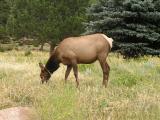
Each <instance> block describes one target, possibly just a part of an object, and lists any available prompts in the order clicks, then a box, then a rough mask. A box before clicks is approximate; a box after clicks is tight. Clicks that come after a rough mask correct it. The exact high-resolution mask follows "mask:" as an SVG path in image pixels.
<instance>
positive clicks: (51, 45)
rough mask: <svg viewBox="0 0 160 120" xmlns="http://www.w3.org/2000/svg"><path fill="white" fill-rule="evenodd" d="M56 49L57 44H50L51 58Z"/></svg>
mask: <svg viewBox="0 0 160 120" xmlns="http://www.w3.org/2000/svg"><path fill="white" fill-rule="evenodd" d="M54 48H55V44H53V43H50V52H49V55H50V56H51V55H52V53H53V50H54Z"/></svg>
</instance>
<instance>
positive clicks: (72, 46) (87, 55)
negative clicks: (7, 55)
mask: <svg viewBox="0 0 160 120" xmlns="http://www.w3.org/2000/svg"><path fill="white" fill-rule="evenodd" d="M112 42H113V39H112V38H109V37H107V36H106V35H104V34H98V33H97V34H92V35H86V36H80V37H69V38H66V39H64V40H63V41H62V42H61V43H60V44H59V45H58V46H57V47H56V48H55V49H54V51H53V53H52V55H51V56H50V58H49V60H48V61H47V63H46V65H45V66H44V65H43V64H42V63H39V66H40V68H41V73H40V77H41V81H42V83H44V82H47V81H48V80H49V78H50V77H51V74H52V73H53V72H54V71H56V70H57V69H58V68H59V64H60V63H62V64H64V65H66V66H67V70H66V73H65V81H66V80H67V78H68V75H69V73H70V71H71V69H72V68H73V71H74V76H75V78H76V83H77V87H78V85H79V80H78V65H77V64H91V63H93V62H95V61H96V60H98V61H99V63H100V65H101V68H102V71H103V85H105V87H106V86H107V81H108V77H109V71H110V67H109V65H108V63H107V62H106V58H107V56H108V53H109V52H110V49H111V48H112Z"/></svg>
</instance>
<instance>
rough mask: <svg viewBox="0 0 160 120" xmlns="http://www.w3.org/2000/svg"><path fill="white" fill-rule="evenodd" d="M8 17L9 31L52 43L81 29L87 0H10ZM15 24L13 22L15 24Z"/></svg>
mask: <svg viewBox="0 0 160 120" xmlns="http://www.w3.org/2000/svg"><path fill="white" fill-rule="evenodd" d="M13 1H14V2H13V3H12V4H11V6H10V7H11V8H13V9H11V13H12V14H11V15H10V17H9V19H8V31H9V33H10V35H14V36H17V37H24V36H25V37H32V38H37V40H38V42H40V43H42V44H43V43H45V42H50V43H52V46H54V45H55V44H56V43H58V42H59V41H60V40H62V39H63V38H66V37H68V36H76V35H79V34H81V33H82V32H83V31H84V26H83V25H82V22H84V21H85V19H86V16H85V11H86V7H87V5H88V4H89V1H90V0H67V1H66V0H13ZM14 25H15V26H14Z"/></svg>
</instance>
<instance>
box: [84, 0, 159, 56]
mask: <svg viewBox="0 0 160 120" xmlns="http://www.w3.org/2000/svg"><path fill="white" fill-rule="evenodd" d="M87 13H88V17H89V22H88V23H86V31H87V32H86V33H95V32H102V33H105V34H106V35H108V36H110V37H112V38H113V39H114V40H115V41H114V47H113V50H116V51H118V52H120V53H122V54H123V55H124V56H126V57H137V56H139V55H145V54H149V55H160V0H100V1H99V3H98V4H96V5H93V6H91V7H90V8H89V9H88V12H87Z"/></svg>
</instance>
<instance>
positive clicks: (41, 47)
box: [39, 43, 44, 51]
mask: <svg viewBox="0 0 160 120" xmlns="http://www.w3.org/2000/svg"><path fill="white" fill-rule="evenodd" d="M43 47H44V43H42V44H41V46H40V48H39V50H40V51H43Z"/></svg>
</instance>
